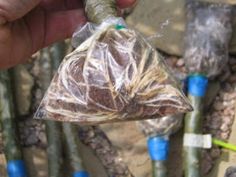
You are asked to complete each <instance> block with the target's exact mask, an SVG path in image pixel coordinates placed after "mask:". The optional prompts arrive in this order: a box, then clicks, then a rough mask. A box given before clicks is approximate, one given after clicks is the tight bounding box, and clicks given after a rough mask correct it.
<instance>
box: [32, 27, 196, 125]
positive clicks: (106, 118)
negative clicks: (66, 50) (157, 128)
mask: <svg viewBox="0 0 236 177" xmlns="http://www.w3.org/2000/svg"><path fill="white" fill-rule="evenodd" d="M191 110H192V107H191V105H190V104H189V101H188V100H187V98H186V97H185V96H184V94H183V93H182V91H181V89H180V88H179V86H178V83H177V82H176V81H175V79H174V78H173V77H172V76H171V75H170V73H169V71H168V68H167V67H166V66H165V64H164V62H163V61H162V59H161V57H160V56H159V54H158V53H157V51H156V50H155V49H154V48H152V46H151V45H149V43H148V42H146V40H145V39H144V38H143V37H141V35H140V34H138V33H137V32H136V31H134V30H130V29H126V28H122V29H120V28H119V29H116V28H115V27H114V26H106V27H104V28H103V29H101V30H98V31H96V32H95V33H94V34H93V35H92V36H91V37H89V38H88V39H87V40H85V41H84V42H83V43H82V44H81V45H80V46H79V47H77V48H76V50H75V51H73V52H72V53H71V54H69V55H68V56H66V57H65V59H64V60H63V62H62V64H61V65H60V67H59V69H58V72H57V74H56V75H55V77H54V78H53V80H52V82H51V85H50V87H49V88H48V91H47V92H46V94H45V96H44V98H43V100H42V102H41V104H40V106H39V108H38V110H37V112H36V114H35V118H38V119H51V120H57V121H66V122H78V123H79V124H98V123H107V122H117V121H129V120H142V119H150V118H160V117H163V116H166V115H172V114H176V113H181V112H187V111H191Z"/></svg>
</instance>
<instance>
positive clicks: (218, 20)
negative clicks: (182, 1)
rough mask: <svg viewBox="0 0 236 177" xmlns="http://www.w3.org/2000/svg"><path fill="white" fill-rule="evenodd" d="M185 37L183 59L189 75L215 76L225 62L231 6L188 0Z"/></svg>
mask: <svg viewBox="0 0 236 177" xmlns="http://www.w3.org/2000/svg"><path fill="white" fill-rule="evenodd" d="M185 34H186V36H185V53H184V59H185V63H186V67H187V68H188V70H189V72H190V73H201V74H204V75H206V76H207V77H209V78H212V77H215V76H217V75H218V74H220V72H221V71H222V69H223V68H224V67H225V65H226V64H227V62H228V45H229V41H230V38H231V34H232V6H230V5H226V4H214V3H204V2H199V1H197V2H196V1H190V0H189V3H188V5H187V27H186V32H185Z"/></svg>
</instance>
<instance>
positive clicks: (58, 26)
mask: <svg viewBox="0 0 236 177" xmlns="http://www.w3.org/2000/svg"><path fill="white" fill-rule="evenodd" d="M135 1H136V0H117V5H118V7H119V8H125V7H129V6H131V5H132V4H134V3H135ZM85 22H86V17H85V15H84V10H83V5H82V1H80V0H0V68H9V67H11V66H14V65H16V64H19V63H22V62H24V61H25V60H27V57H30V56H31V55H32V54H33V53H34V52H36V51H37V50H39V49H41V48H43V47H46V46H48V45H50V44H52V43H54V42H56V41H60V40H63V39H66V38H68V37H70V36H72V34H73V32H74V31H75V29H76V28H78V27H79V26H80V25H83V24H84V23H85Z"/></svg>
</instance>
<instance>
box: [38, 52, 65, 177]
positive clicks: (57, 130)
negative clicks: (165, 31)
mask: <svg viewBox="0 0 236 177" xmlns="http://www.w3.org/2000/svg"><path fill="white" fill-rule="evenodd" d="M40 69H41V73H40V75H39V81H40V83H41V88H42V91H43V92H46V90H47V88H48V86H49V84H50V82H51V78H52V73H53V71H52V64H51V59H50V56H49V50H48V48H46V49H43V51H42V57H41V59H40ZM45 125H46V135H47V141H48V147H47V153H48V165H49V166H48V173H49V174H48V175H49V177H62V176H63V175H62V171H63V169H62V168H63V166H62V164H63V158H62V143H61V137H62V135H61V125H60V123H59V122H55V121H45Z"/></svg>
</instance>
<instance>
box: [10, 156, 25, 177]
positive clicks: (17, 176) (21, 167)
mask: <svg viewBox="0 0 236 177" xmlns="http://www.w3.org/2000/svg"><path fill="white" fill-rule="evenodd" d="M7 173H8V176H9V177H27V175H26V168H25V164H24V161H23V160H10V161H8V163H7Z"/></svg>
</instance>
